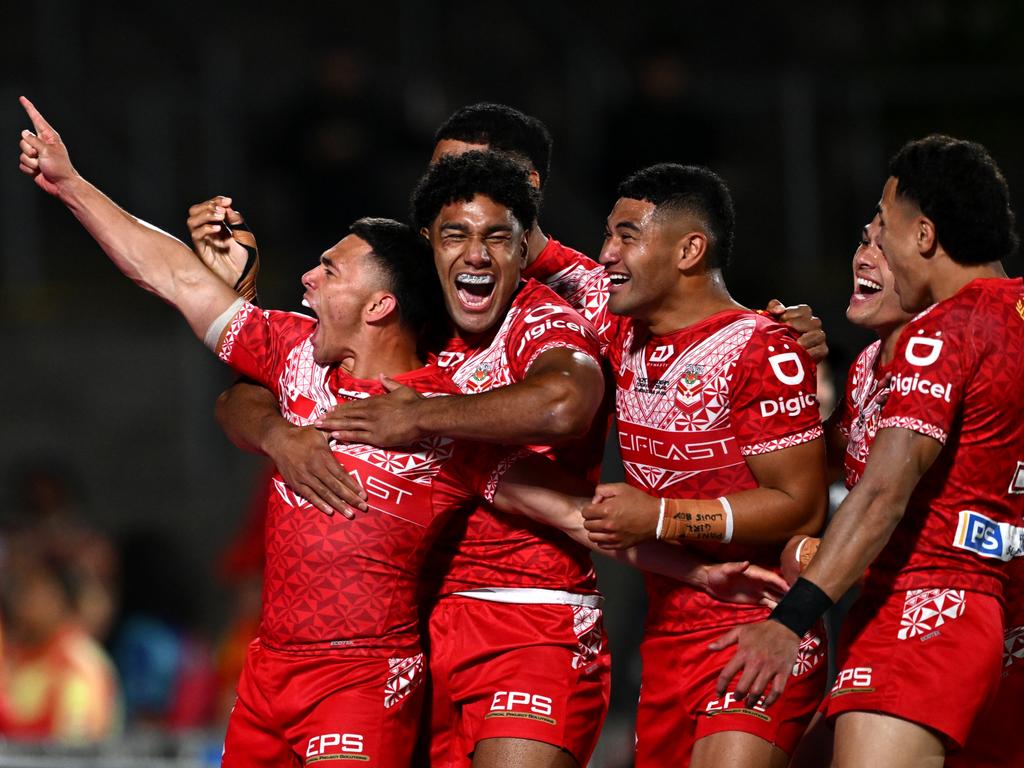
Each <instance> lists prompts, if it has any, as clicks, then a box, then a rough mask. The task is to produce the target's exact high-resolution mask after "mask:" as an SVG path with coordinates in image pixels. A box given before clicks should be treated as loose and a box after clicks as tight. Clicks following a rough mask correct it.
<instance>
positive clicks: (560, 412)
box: [543, 387, 594, 441]
mask: <svg viewBox="0 0 1024 768" xmlns="http://www.w3.org/2000/svg"><path fill="white" fill-rule="evenodd" d="M558 389H559V390H560V391H558V392H557V393H555V396H554V397H552V399H551V402H550V403H549V405H548V407H547V408H546V409H544V414H545V418H544V422H545V423H544V425H543V431H544V433H545V435H546V437H547V438H548V439H550V440H554V441H562V440H578V439H580V438H582V437H585V436H586V434H587V432H589V431H590V424H591V422H592V421H593V418H594V409H593V408H590V407H588V406H589V403H588V402H587V398H585V397H581V393H579V392H578V391H577V390H576V388H575V387H559V388H558Z"/></svg>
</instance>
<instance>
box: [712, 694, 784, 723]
mask: <svg viewBox="0 0 1024 768" xmlns="http://www.w3.org/2000/svg"><path fill="white" fill-rule="evenodd" d="M704 714H706V715H707V716H708V717H714V716H715V715H751V716H752V717H756V718H757V719H759V720H764V721H765V722H766V723H767V722H771V719H772V718H771V717H770V716H769V715H768V713H767V712H765V708H764V697H763V696H762V697H761V698H760V699H758V700H757V703H756V704H755V705H754V706H753V707H748V706H747V702H746V698H745V697H742V698H741V697H739V696H737V695H736V694H735V693H733V692H732V691H729V692H727V693H726V694H725V696H723V697H722V698H720V699H712V700H711V701H709V702H708V703H707V705H706V706H705V707H704Z"/></svg>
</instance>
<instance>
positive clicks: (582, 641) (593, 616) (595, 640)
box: [572, 605, 604, 669]
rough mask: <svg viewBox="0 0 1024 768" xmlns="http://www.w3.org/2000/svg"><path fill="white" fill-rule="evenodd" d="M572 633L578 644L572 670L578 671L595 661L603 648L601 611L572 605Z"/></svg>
mask: <svg viewBox="0 0 1024 768" xmlns="http://www.w3.org/2000/svg"><path fill="white" fill-rule="evenodd" d="M572 631H573V634H575V635H576V641H577V643H578V644H579V645H578V649H577V651H576V653H575V654H574V655H573V657H572V668H573V669H579V668H580V667H582V666H584V665H585V664H589V663H590V662H592V661H593V660H594V659H596V658H597V656H598V654H599V653H601V648H602V647H603V646H604V632H603V631H602V613H601V609H600V608H587V607H584V606H581V605H574V606H573V607H572Z"/></svg>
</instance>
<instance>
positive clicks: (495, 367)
mask: <svg viewBox="0 0 1024 768" xmlns="http://www.w3.org/2000/svg"><path fill="white" fill-rule="evenodd" d="M521 312H522V310H521V309H520V308H519V307H515V306H514V307H512V308H511V309H509V311H508V315H506V316H505V322H503V323H502V324H501V327H500V328H499V329H498V332H497V333H496V334H495V335H494V340H493V341H492V342H491V344H490V346H488V347H487V348H486V349H481V350H480V351H479V352H477V353H476V354H475V355H471V356H470V357H467V358H465V359H463V360H460V361H458V362H457V365H458V367H457V368H455V370H454V371H452V370H450V369H446V371H447V373H448V374H449V375H450V376H451V377H452V381H454V382H455V385H456V386H457V387H458V388H459V389H461V390H462V391H463V392H469V393H479V392H489V391H490V390H492V389H495V388H497V387H504V386H506V385H508V384H511V383H512V377H511V375H510V374H509V369H508V355H507V353H506V351H505V339H506V338H508V334H509V331H510V329H511V328H512V323H513V321H514V320H515V319H516V318H517V317H518V316H519V315H520V313H521Z"/></svg>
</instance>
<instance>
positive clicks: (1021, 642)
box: [1003, 627, 1024, 667]
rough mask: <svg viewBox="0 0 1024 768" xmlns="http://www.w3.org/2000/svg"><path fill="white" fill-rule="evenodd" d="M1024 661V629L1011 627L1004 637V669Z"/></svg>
mask: <svg viewBox="0 0 1024 768" xmlns="http://www.w3.org/2000/svg"><path fill="white" fill-rule="evenodd" d="M1018 661H1024V627H1010V628H1009V629H1007V630H1006V634H1005V635H1003V667H1010V666H1013V665H1014V664H1016V663H1017V662H1018Z"/></svg>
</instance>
